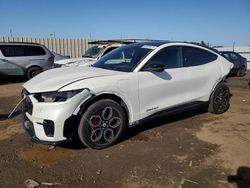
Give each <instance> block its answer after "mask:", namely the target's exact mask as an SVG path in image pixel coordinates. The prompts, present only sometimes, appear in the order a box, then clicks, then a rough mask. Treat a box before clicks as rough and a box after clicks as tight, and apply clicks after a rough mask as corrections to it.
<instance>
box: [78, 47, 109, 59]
mask: <svg viewBox="0 0 250 188" xmlns="http://www.w3.org/2000/svg"><path fill="white" fill-rule="evenodd" d="M103 49H104V47H101V46H93V47H91V48H89V49H88V50H87V51H86V52H85V54H84V55H83V57H90V58H97V57H98V55H99V54H100V53H102V51H103Z"/></svg>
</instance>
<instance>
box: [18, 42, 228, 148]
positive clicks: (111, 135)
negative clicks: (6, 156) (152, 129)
mask: <svg viewBox="0 0 250 188" xmlns="http://www.w3.org/2000/svg"><path fill="white" fill-rule="evenodd" d="M232 66H233V65H232V63H230V62H229V61H227V60H226V59H225V58H224V57H222V56H221V55H219V54H217V53H216V52H214V51H213V50H210V49H208V48H204V47H201V46H198V45H194V44H190V43H185V42H166V41H155V42H153V41H152V42H144V43H135V44H130V45H127V46H123V47H121V48H118V49H116V50H114V51H112V52H111V53H109V54H107V55H106V56H104V57H103V58H101V59H100V60H98V61H97V62H96V63H95V64H94V65H92V66H91V67H70V68H60V69H53V70H50V71H46V72H44V73H42V74H40V75H38V76H36V77H35V78H33V79H32V80H30V81H28V82H26V83H25V84H24V86H23V87H24V90H23V92H22V93H23V96H24V97H25V98H24V102H23V105H22V106H23V107H22V109H23V113H22V117H23V127H24V129H25V130H26V132H27V133H28V135H29V136H30V138H31V140H33V141H35V142H40V143H47V144H57V143H61V142H65V141H68V140H71V139H72V137H73V136H74V135H77V136H78V137H79V138H80V140H81V141H82V143H83V144H85V145H86V146H88V147H90V148H94V149H103V148H106V147H108V146H111V145H112V144H114V143H115V142H117V141H118V140H119V138H121V136H122V134H123V132H124V130H125V128H127V127H130V126H133V125H136V124H138V123H141V122H143V121H144V120H147V119H150V118H154V117H157V116H158V115H165V114H169V113H176V112H177V111H183V110H190V109H194V108H200V107H202V108H204V107H207V109H208V111H210V112H211V113H215V114H220V113H223V112H225V111H227V109H228V108H229V100H230V92H229V88H228V86H227V84H226V76H227V74H228V73H229V72H230V70H231V68H232Z"/></svg>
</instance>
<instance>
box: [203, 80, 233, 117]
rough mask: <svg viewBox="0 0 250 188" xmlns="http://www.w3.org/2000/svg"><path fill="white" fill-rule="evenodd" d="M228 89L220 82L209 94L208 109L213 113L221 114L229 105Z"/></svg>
mask: <svg viewBox="0 0 250 188" xmlns="http://www.w3.org/2000/svg"><path fill="white" fill-rule="evenodd" d="M229 101H230V91H229V88H228V86H227V84H226V83H224V82H220V83H219V84H218V85H217V86H216V87H215V89H214V91H213V93H212V94H211V97H210V101H209V106H208V111H209V112H211V113H213V114H222V113H224V112H226V111H227V110H228V108H229V106H230V104H229Z"/></svg>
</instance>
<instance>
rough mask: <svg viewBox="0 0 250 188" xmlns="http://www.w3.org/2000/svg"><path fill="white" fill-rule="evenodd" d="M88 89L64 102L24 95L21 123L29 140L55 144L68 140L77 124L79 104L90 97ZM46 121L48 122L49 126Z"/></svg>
mask: <svg viewBox="0 0 250 188" xmlns="http://www.w3.org/2000/svg"><path fill="white" fill-rule="evenodd" d="M90 96H91V95H90V92H89V91H88V90H83V91H82V92H81V93H79V94H77V95H76V96H74V97H72V98H70V99H68V100H67V101H65V102H54V103H46V102H39V101H37V99H36V98H35V97H34V96H33V95H31V94H28V95H26V99H25V100H24V101H23V104H22V125H23V128H24V130H25V131H26V133H27V135H28V137H29V138H30V140H31V141H33V142H36V143H42V144H50V145H55V144H59V143H63V142H67V141H70V140H71V138H70V136H71V134H70V133H69V132H74V131H75V129H76V127H77V126H78V124H77V126H76V125H75V124H76V123H77V121H72V119H75V118H72V117H76V114H74V113H77V109H79V105H80V104H81V103H83V102H84V101H85V100H87V99H88V97H90ZM46 122H50V124H49V126H50V127H49V128H48V125H46Z"/></svg>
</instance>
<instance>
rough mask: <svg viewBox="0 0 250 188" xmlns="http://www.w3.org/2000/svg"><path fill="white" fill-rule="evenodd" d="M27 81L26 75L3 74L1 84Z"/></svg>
mask: <svg viewBox="0 0 250 188" xmlns="http://www.w3.org/2000/svg"><path fill="white" fill-rule="evenodd" d="M25 81H27V79H26V78H25V77H24V76H1V79H0V85H5V84H14V83H20V82H25Z"/></svg>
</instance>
